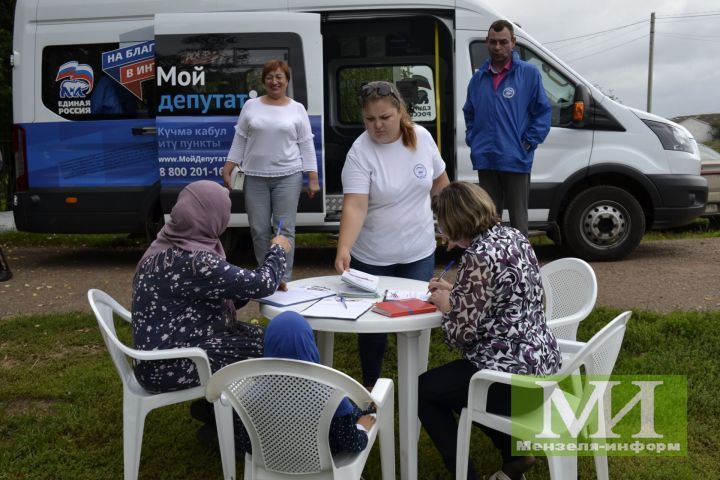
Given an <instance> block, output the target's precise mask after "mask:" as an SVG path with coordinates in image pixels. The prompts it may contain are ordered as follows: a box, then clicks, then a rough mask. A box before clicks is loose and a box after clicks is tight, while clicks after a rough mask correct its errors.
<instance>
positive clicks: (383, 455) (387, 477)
mask: <svg viewBox="0 0 720 480" xmlns="http://www.w3.org/2000/svg"><path fill="white" fill-rule="evenodd" d="M393 393H394V392H393V391H392V390H391V391H390V394H389V395H388V398H387V400H386V402H387V403H386V405H384V406H383V410H384V411H385V412H394V410H395V403H394V395H393ZM378 428H379V431H378V440H379V441H380V468H381V470H382V478H383V480H395V435H394V432H393V430H394V428H395V422H394V419H393V415H392V414H387V415H383V412H382V410H381V411H380V412H378Z"/></svg>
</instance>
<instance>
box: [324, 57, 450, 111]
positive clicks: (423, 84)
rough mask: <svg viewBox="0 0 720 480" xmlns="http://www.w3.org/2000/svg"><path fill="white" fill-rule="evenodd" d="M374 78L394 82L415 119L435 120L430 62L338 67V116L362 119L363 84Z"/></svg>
mask: <svg viewBox="0 0 720 480" xmlns="http://www.w3.org/2000/svg"><path fill="white" fill-rule="evenodd" d="M375 80H385V81H388V82H392V83H394V84H395V85H396V86H397V88H398V90H399V91H400V95H402V97H403V100H404V101H405V105H406V106H407V107H408V112H409V113H410V116H411V117H412V120H413V121H414V122H419V123H422V122H433V121H435V117H436V113H435V101H434V99H435V87H434V78H433V71H432V69H431V68H430V67H429V66H427V65H387V66H361V67H345V68H341V69H340V70H338V81H337V85H338V89H339V92H338V118H339V119H340V122H341V123H344V124H358V123H362V112H361V109H360V102H359V99H358V91H359V90H360V87H361V86H362V85H364V84H366V83H368V82H372V81H375Z"/></svg>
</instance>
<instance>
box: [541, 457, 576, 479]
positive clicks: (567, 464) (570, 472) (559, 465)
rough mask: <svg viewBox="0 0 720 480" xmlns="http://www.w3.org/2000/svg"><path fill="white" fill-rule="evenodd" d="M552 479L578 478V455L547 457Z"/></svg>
mask: <svg viewBox="0 0 720 480" xmlns="http://www.w3.org/2000/svg"><path fill="white" fill-rule="evenodd" d="M547 461H548V469H549V470H550V480H577V457H576V456H560V455H550V456H548V457H547Z"/></svg>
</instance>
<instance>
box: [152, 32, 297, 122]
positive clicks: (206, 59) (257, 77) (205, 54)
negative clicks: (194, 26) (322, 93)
mask: <svg viewBox="0 0 720 480" xmlns="http://www.w3.org/2000/svg"><path fill="white" fill-rule="evenodd" d="M155 40H156V43H157V51H156V58H157V76H158V78H157V89H158V115H162V116H173V115H179V116H183V115H231V116H233V115H237V114H238V112H239V111H240V110H241V109H242V106H243V105H244V103H245V101H246V100H247V99H250V98H255V97H259V96H261V95H264V94H265V86H264V83H263V79H262V78H261V77H262V69H263V65H264V64H265V62H267V61H268V60H287V61H290V68H291V80H290V83H289V85H288V95H289V96H290V97H292V98H294V99H295V100H297V101H298V102H300V103H302V104H304V105H307V89H306V87H305V76H304V73H303V66H302V63H300V62H297V61H296V62H295V63H293V62H292V61H291V59H292V58H296V59H297V58H300V59H301V58H302V50H301V48H302V47H301V45H302V42H301V41H300V40H299V37H298V36H297V34H292V33H272V34H265V33H249V34H244V35H239V34H234V33H209V34H203V35H191V34H187V35H185V34H183V35H178V34H171V35H158V36H156V39H155ZM288 45H290V46H291V47H290V48H288ZM291 53H294V55H293V54H291Z"/></svg>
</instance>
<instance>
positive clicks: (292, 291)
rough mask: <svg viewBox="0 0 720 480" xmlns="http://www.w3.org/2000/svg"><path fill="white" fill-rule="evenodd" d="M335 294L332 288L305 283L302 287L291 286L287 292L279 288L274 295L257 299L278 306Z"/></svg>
mask: <svg viewBox="0 0 720 480" xmlns="http://www.w3.org/2000/svg"><path fill="white" fill-rule="evenodd" d="M333 295H335V292H334V291H333V290H332V289H331V288H327V287H315V286H311V285H305V286H302V287H289V288H288V290H287V292H283V291H282V290H278V291H277V292H275V293H273V294H272V295H269V296H267V297H263V298H258V299H257V301H258V302H260V303H267V304H268V305H274V306H276V307H286V306H288V305H295V304H297V303H304V302H311V301H313V300H317V299H319V298H325V297H330V296H333Z"/></svg>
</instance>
